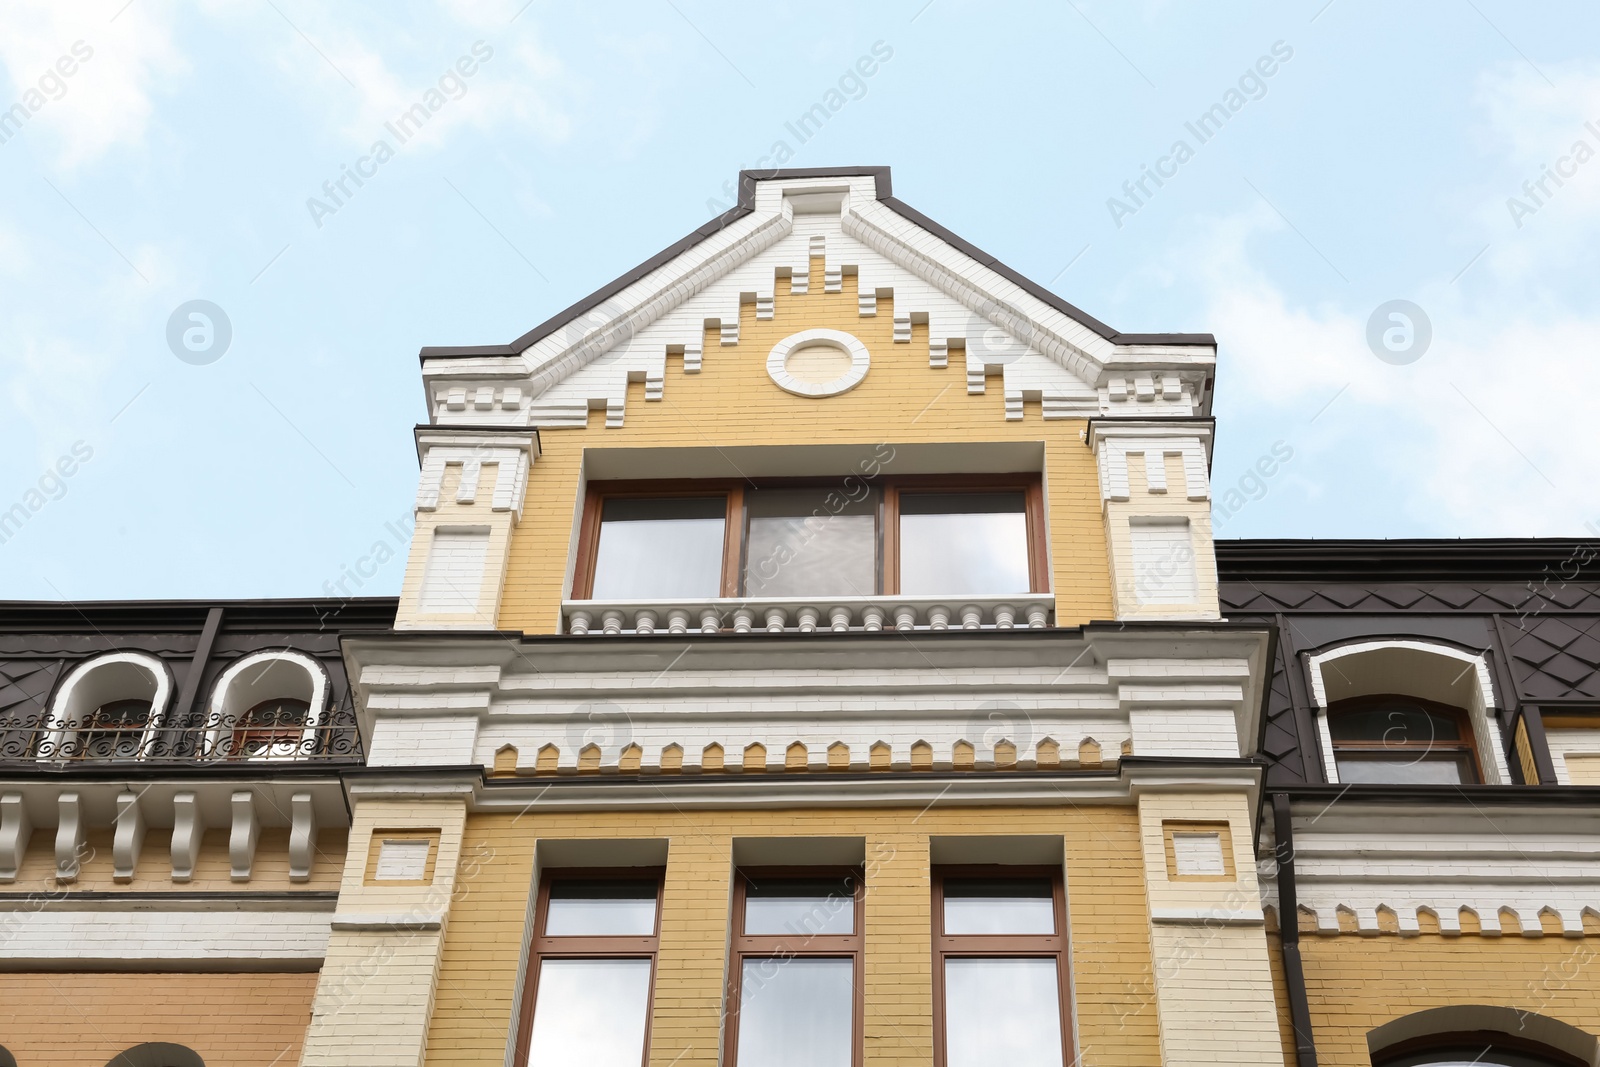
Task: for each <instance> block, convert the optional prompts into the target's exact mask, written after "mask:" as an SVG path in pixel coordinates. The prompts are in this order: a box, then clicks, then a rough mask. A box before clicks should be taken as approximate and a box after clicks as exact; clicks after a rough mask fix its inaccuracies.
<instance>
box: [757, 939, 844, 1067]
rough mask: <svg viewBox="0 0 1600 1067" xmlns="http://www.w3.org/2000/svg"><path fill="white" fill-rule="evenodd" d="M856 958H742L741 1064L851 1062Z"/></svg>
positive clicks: (793, 1066) (834, 1066)
mask: <svg viewBox="0 0 1600 1067" xmlns="http://www.w3.org/2000/svg"><path fill="white" fill-rule="evenodd" d="M854 967H855V965H854V962H853V961H851V960H847V959H846V960H829V959H807V958H805V957H799V958H796V957H790V958H788V959H779V958H768V959H751V958H746V959H745V961H744V969H743V970H742V971H741V972H740V979H739V1067H849V1064H850V1054H851V1051H852V1046H853V1045H854V1043H855V1035H854V1021H855V999H856V997H855V983H854V981H853V978H854V975H853V973H852V972H853V971H854Z"/></svg>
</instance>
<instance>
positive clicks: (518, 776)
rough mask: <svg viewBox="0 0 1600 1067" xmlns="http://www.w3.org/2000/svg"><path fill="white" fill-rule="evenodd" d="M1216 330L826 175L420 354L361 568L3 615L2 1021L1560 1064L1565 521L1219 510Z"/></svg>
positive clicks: (853, 1051) (760, 179) (82, 1054)
mask: <svg viewBox="0 0 1600 1067" xmlns="http://www.w3.org/2000/svg"><path fill="white" fill-rule="evenodd" d="M1215 365H1216V344H1215V341H1214V340H1213V339H1212V338H1211V337H1210V336H1209V335H1204V334H1123V333H1118V332H1116V331H1114V330H1112V329H1111V328H1110V327H1108V326H1106V325H1105V324H1103V323H1100V322H1098V321H1097V320H1095V319H1093V318H1091V317H1089V316H1088V315H1086V314H1085V313H1083V312H1082V311H1080V310H1078V309H1077V308H1074V307H1072V306H1071V305H1069V304H1067V303H1065V302H1063V301H1062V300H1060V298H1058V297H1056V296H1054V295H1053V294H1051V293H1049V292H1048V291H1046V290H1044V289H1043V288H1042V287H1040V286H1038V285H1036V284H1034V283H1032V282H1030V281H1028V280H1027V279H1025V278H1023V277H1021V276H1020V275H1018V274H1016V273H1015V272H1014V271H1012V270H1010V269H1009V268H1007V267H1005V266H1004V265H1003V264H1000V263H998V262H997V261H995V260H994V259H993V258H992V257H990V256H988V255H986V254H985V253H983V252H982V251H981V250H979V249H977V248H975V247H973V246H972V245H969V244H967V243H966V242H965V241H963V240H961V239H960V238H958V237H956V236H955V235H953V234H951V233H949V232H948V231H946V230H944V229H943V228H941V227H940V226H938V225H937V224H936V223H934V222H932V221H931V220H929V219H927V218H926V217H924V216H922V215H920V214H919V213H918V212H916V211H915V210H913V209H911V208H910V207H908V206H907V205H905V204H903V203H901V202H900V201H898V200H897V199H895V198H894V197H893V195H892V192H891V189H890V185H889V175H888V172H887V171H886V170H881V169H871V168H857V169H844V170H827V171H785V172H777V173H774V174H767V175H760V176H758V175H753V174H746V175H744V176H743V177H742V180H741V196H740V202H739V205H738V206H737V207H736V208H735V209H733V210H732V211H730V212H728V213H727V214H725V215H723V216H721V217H720V218H718V219H716V220H713V222H711V223H709V224H708V225H706V226H705V227H703V228H702V229H700V230H698V231H696V232H695V233H693V234H691V235H689V236H688V237H687V238H685V239H684V240H683V241H681V242H679V243H678V244H676V245H674V246H672V247H671V248H668V249H666V250H664V251H663V252H662V253H661V254H660V255H658V256H656V257H655V258H653V259H651V260H650V261H648V262H646V263H644V264H642V265H641V266H639V267H638V268H636V269H635V270H634V271H632V272H630V273H628V274H627V275H624V276H623V277H621V278H619V279H618V280H617V281H616V282H614V283H613V284H611V285H609V286H607V287H606V288H605V289H602V290H601V291H599V292H597V293H595V294H593V295H592V296H591V297H589V298H587V299H585V300H584V301H582V302H580V303H579V304H577V305H574V306H573V307H572V308H569V309H567V310H566V311H564V312H562V313H561V314H559V315H557V316H556V317H554V318H552V319H551V320H549V321H548V322H546V323H544V324H542V325H540V326H538V327H536V328H534V329H533V330H532V331H530V332H529V333H527V334H525V335H524V336H522V337H520V338H518V339H516V340H515V341H513V342H512V343H510V344H508V345H504V346H488V347H473V348H426V349H423V351H422V377H423V383H424V389H425V396H426V400H427V405H428V421H427V422H426V423H425V424H423V425H421V426H419V427H417V430H416V443H417V454H418V461H419V467H420V477H419V485H418V492H417V498H416V528H415V534H414V537H413V541H412V545H411V549H410V555H409V558H408V562H407V567H406V572H405V578H404V582H403V588H402V591H401V594H400V596H399V598H398V600H387V601H385V600H370V601H343V602H339V603H338V604H320V603H315V602H282V603H276V602H274V603H269V604H256V605H219V606H208V605H139V604H127V605H105V606H100V607H95V608H93V609H92V610H91V611H88V612H86V613H85V614H84V616H83V617H82V618H80V617H78V616H77V615H75V614H74V612H73V610H72V609H68V608H63V607H51V606H44V605H15V606H12V607H11V608H10V609H8V614H7V619H6V622H5V625H4V630H3V633H0V637H3V639H4V640H5V641H6V642H7V644H6V645H4V646H0V648H3V650H4V654H5V655H6V656H7V657H8V658H7V659H6V661H5V663H4V664H0V671H3V672H4V674H5V679H4V680H5V682H6V683H7V684H8V686H9V688H8V689H7V691H6V692H7V694H8V698H7V701H6V705H5V706H6V707H7V708H8V709H9V710H7V711H6V714H7V715H9V716H10V718H9V719H8V720H7V722H9V723H11V724H13V727H14V728H11V729H10V731H9V732H8V733H7V734H6V735H5V742H4V744H5V747H4V749H3V750H0V757H3V759H4V763H3V765H0V812H3V818H4V821H3V823H0V879H4V878H6V876H7V874H8V873H9V876H10V879H11V882H12V885H13V888H14V890H15V891H12V892H7V893H5V894H4V895H3V897H0V901H3V902H4V903H3V905H0V906H4V907H6V908H8V909H9V910H10V913H11V914H10V915H9V916H8V920H9V921H10V929H11V934H10V936H9V937H8V938H7V939H6V940H5V942H4V943H3V944H0V989H9V990H11V993H10V994H9V995H8V996H6V997H0V1004H4V1005H5V1006H4V1007H0V1019H3V1018H5V1014H4V1013H6V1012H7V1011H9V1012H11V1013H12V1014H11V1016H10V1021H8V1022H6V1023H5V1024H4V1028H3V1030H0V1045H4V1046H5V1047H6V1049H8V1050H9V1054H10V1055H12V1056H14V1057H15V1059H16V1062H17V1063H19V1064H22V1065H24V1067H33V1065H36V1064H67V1063H91V1062H93V1063H104V1062H109V1061H112V1060H113V1058H116V1057H120V1058H117V1059H116V1062H117V1063H119V1064H123V1065H125V1067H141V1065H146V1064H148V1065H151V1067H155V1065H158V1064H170V1063H183V1064H184V1065H186V1067H187V1065H188V1064H192V1063H201V1062H204V1063H209V1064H213V1065H215V1064H232V1063H241V1064H255V1063H262V1064H270V1063H277V1062H298V1063H301V1064H304V1065H307V1067H312V1065H315V1067H325V1065H326V1067H356V1065H368V1064H371V1065H380V1064H381V1065H396V1064H404V1065H419V1064H424V1063H426V1064H439V1065H443V1064H481V1065H486V1064H497V1065H499V1064H503V1065H505V1067H523V1065H526V1064H532V1065H534V1067H546V1065H549V1067H557V1065H564V1064H578V1063H583V1064H590V1063H594V1064H602V1065H608V1067H609V1065H612V1064H618V1065H628V1067H632V1065H634V1064H640V1065H648V1067H677V1065H680V1064H681V1065H684V1067H691V1065H696V1064H699V1065H704V1067H735V1065H738V1067H790V1065H796V1067H799V1065H817V1067H835V1065H837V1067H845V1065H850V1067H859V1065H862V1064H869V1063H870V1064H891V1063H896V1064H920V1065H926V1064H930V1063H932V1064H937V1065H939V1067H966V1065H969V1064H990V1063H997V1062H1007V1063H1011V1064H1016V1065H1034V1064H1038V1065H1056V1067H1059V1065H1065V1064H1083V1065H1089V1064H1101V1065H1113V1064H1128V1065H1134V1064H1138V1065H1148V1064H1172V1065H1180V1064H1185V1065H1186V1064H1201V1063H1205V1064H1287V1063H1294V1064H1297V1065H1298V1067H1310V1065H1311V1064H1315V1063H1318V1062H1321V1063H1324V1064H1373V1063H1377V1064H1386V1065H1391V1067H1400V1065H1403V1064H1424V1063H1431V1064H1445V1063H1457V1062H1463V1063H1464V1062H1478V1063H1503V1064H1507V1065H1513V1064H1515V1065H1520V1064H1569V1063H1586V1064H1595V1063H1596V1062H1600V1061H1597V1059H1596V1056H1597V1052H1596V1046H1595V1039H1594V1037H1593V1036H1590V1035H1593V1034H1596V1033H1600V1018H1596V1017H1595V1015H1596V1011H1597V1009H1595V1008H1594V1004H1595V1003H1596V999H1595V995H1594V994H1595V993H1596V992H1597V990H1596V989H1595V988H1594V986H1595V984H1596V982H1595V979H1594V978H1593V977H1592V976H1591V974H1590V972H1591V970H1592V969H1591V968H1590V967H1589V958H1588V953H1587V951H1586V950H1585V945H1586V943H1587V942H1586V938H1587V936H1589V935H1590V934H1591V933H1593V932H1594V931H1595V930H1600V926H1597V925H1596V924H1597V923H1600V919H1597V918H1596V915H1597V914H1600V913H1596V912H1595V911H1594V909H1595V908H1596V907H1600V871H1597V870H1595V869H1594V866H1593V863H1594V860H1593V851H1594V847H1593V842H1594V839H1595V838H1594V834H1593V833H1592V832H1591V828H1590V822H1591V819H1592V816H1590V815H1589V806H1590V804H1591V802H1592V799H1593V796H1594V794H1590V793H1589V792H1588V791H1587V789H1586V788H1585V787H1586V786H1587V785H1588V784H1589V783H1590V782H1591V780H1593V781H1597V782H1600V731H1595V730H1592V729H1591V728H1590V727H1589V726H1588V725H1587V723H1588V722H1589V720H1588V719H1587V718H1586V716H1587V715H1588V714H1589V712H1590V709H1591V708H1600V681H1595V680H1593V675H1594V673H1595V671H1596V670H1597V669H1600V627H1596V626H1595V625H1594V624H1593V614H1592V613H1593V609H1594V605H1595V604H1596V603H1600V600H1596V599H1595V597H1596V595H1597V594H1600V587H1597V586H1596V585H1595V583H1594V581H1593V579H1592V576H1591V574H1590V572H1591V570H1592V568H1591V567H1590V566H1589V564H1590V558H1588V555H1589V553H1588V549H1586V548H1585V547H1584V546H1582V545H1578V544H1576V543H1573V544H1554V543H1545V542H1540V543H1530V542H1516V543H1491V544H1476V543H1431V542H1430V543H1418V544H1410V543H1382V542H1379V543H1347V542H1329V543H1319V542H1294V543H1276V542H1245V543H1225V544H1223V545H1222V546H1220V547H1219V546H1217V545H1215V544H1214V542H1213V539H1212V535H1211V527H1210V510H1211V486H1210V451H1211V442H1212V435H1213V429H1214V425H1213V421H1212V419H1211V415H1210V412H1211V399H1212V388H1213V383H1214V371H1215ZM1219 553H1220V555H1219ZM1540 568H1544V569H1543V570H1541V569H1540ZM1568 572H1570V573H1568ZM1552 574H1553V575H1554V577H1552ZM1539 582H1543V585H1539V584H1538V583H1539ZM96 613H99V614H96ZM90 620H92V621H90ZM319 687H320V688H319ZM1586 701H1588V702H1590V703H1586ZM169 861H170V862H169ZM204 872H209V873H204ZM180 873H181V874H182V875H183V877H180ZM1380 976H1381V978H1380ZM64 1000H65V1001H70V1002H72V1003H75V1004H81V1003H84V1002H86V1001H96V1002H106V1001H110V1002H113V1003H115V1004H116V1005H117V1009H118V1014H116V1016H115V1019H112V1018H111V1016H110V1015H105V1014H98V1015H94V1016H93V1017H92V1020H91V1019H90V1016H89V1015H87V1014H86V1015H85V1016H84V1018H85V1019H86V1020H89V1021H86V1022H84V1023H83V1024H82V1025H79V1024H78V1023H76V1022H74V1021H73V1020H72V1019H70V1018H65V1017H64V1016H63V1014H62V1011H61V1005H62V1003H63V1001H64ZM13 1004H15V1005H17V1006H16V1007H12V1006H11V1005H13ZM269 1046H270V1047H269ZM185 1057H187V1058H185ZM1474 1057H1476V1058H1474ZM1496 1057H1498V1058H1496Z"/></svg>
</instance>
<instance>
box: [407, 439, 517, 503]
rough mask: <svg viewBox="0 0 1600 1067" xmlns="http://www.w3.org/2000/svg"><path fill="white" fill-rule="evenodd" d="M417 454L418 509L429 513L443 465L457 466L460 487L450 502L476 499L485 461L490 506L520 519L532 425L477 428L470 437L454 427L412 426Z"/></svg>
mask: <svg viewBox="0 0 1600 1067" xmlns="http://www.w3.org/2000/svg"><path fill="white" fill-rule="evenodd" d="M416 437H417V458H418V460H419V461H420V462H421V464H422V474H421V477H420V478H419V479H418V483H417V502H416V507H417V510H418V511H435V510H437V509H438V507H439V492H440V487H441V484H442V482H443V480H444V471H445V468H446V467H447V466H451V465H458V466H460V467H461V485H460V488H459V489H457V491H456V501H455V502H456V503H458V504H472V503H475V502H476V501H477V493H478V488H479V480H480V477H481V472H482V467H483V464H485V463H493V464H495V465H496V473H495V483H494V489H493V493H492V497H491V501H492V503H491V507H492V508H493V509H494V510H495V511H510V512H512V513H513V514H514V515H515V516H516V517H517V518H519V519H520V518H521V517H522V498H523V495H524V493H525V491H526V489H527V484H528V469H529V468H530V467H531V466H532V465H533V462H534V461H535V460H536V459H538V458H539V432H538V431H537V430H535V429H532V428H528V429H521V428H517V429H500V430H480V431H477V432H474V433H472V434H471V435H470V436H469V435H465V434H463V433H462V432H460V431H451V430H430V429H428V428H427V427H418V428H417V434H416Z"/></svg>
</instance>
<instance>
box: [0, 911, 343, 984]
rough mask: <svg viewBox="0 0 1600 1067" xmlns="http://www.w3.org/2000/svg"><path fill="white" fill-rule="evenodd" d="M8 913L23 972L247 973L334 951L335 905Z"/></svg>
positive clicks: (3, 953)
mask: <svg viewBox="0 0 1600 1067" xmlns="http://www.w3.org/2000/svg"><path fill="white" fill-rule="evenodd" d="M105 909H106V910H83V909H80V908H77V907H75V908H72V909H71V910H68V909H65V908H59V907H46V908H45V909H43V910H31V909H30V910H15V911H0V959H3V960H4V961H5V963H6V966H7V967H9V968H11V969H13V970H14V969H17V968H19V967H24V966H27V965H30V964H33V965H46V964H55V963H60V962H61V961H65V960H84V961H89V960H93V961H95V962H96V963H100V964H107V963H117V962H127V963H133V962H134V961H140V963H141V964H142V965H144V966H146V967H148V968H150V969H158V970H159V969H165V968H166V967H167V966H168V965H173V964H179V963H183V964H192V965H200V966H220V965H224V964H234V965H237V966H238V967H240V968H243V969H249V968H251V967H254V966H266V965H267V964H268V963H269V962H271V961H278V962H279V963H282V962H288V961H307V962H315V961H318V960H321V959H322V957H323V954H324V953H325V952H326V951H327V946H328V915H329V913H331V912H332V910H333V904H332V902H331V901H330V902H328V904H327V907H326V909H325V910H320V911H278V912H274V911H220V910H205V911H165V910H163V911H146V910H140V911H134V910H129V909H128V908H127V907H126V906H125V905H124V906H122V907H120V908H118V907H116V906H115V905H112V904H107V905H105Z"/></svg>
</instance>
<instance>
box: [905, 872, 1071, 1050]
mask: <svg viewBox="0 0 1600 1067" xmlns="http://www.w3.org/2000/svg"><path fill="white" fill-rule="evenodd" d="M932 875H933V877H932V882H933V916H932V923H931V925H932V929H933V1063H934V1067H945V1040H946V1031H945V1002H944V998H945V989H944V964H945V961H946V960H948V959H963V958H965V959H1054V960H1055V961H1056V990H1057V992H1058V994H1059V996H1060V1000H1061V1003H1060V1006H1059V1008H1058V1009H1057V1010H1058V1011H1059V1012H1060V1021H1061V1062H1062V1063H1063V1064H1065V1065H1068V1067H1070V1065H1071V1064H1074V1063H1076V1062H1077V1061H1076V1060H1075V1059H1074V1058H1073V1051H1072V969H1071V967H1070V966H1069V961H1068V951H1069V948H1070V938H1069V937H1068V934H1067V891H1066V882H1065V880H1064V879H1063V878H1062V873H1061V868H1060V867H1053V866H1043V867H1041V866H1023V865H1012V864H984V865H940V866H938V867H935V868H933V872H932ZM950 878H954V879H963V878H993V879H1011V878H1015V879H1032V878H1048V879H1050V897H1051V904H1052V907H1053V909H1054V912H1055V926H1056V932H1055V933H1054V934H1051V935H1045V934H947V933H945V932H944V883H945V880H946V879H950Z"/></svg>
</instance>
